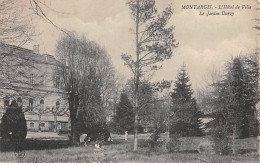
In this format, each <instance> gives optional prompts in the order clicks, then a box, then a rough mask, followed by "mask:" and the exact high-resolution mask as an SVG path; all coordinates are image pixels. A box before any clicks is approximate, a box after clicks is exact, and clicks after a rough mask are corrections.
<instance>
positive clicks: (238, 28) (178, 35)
mask: <svg viewBox="0 0 260 166" xmlns="http://www.w3.org/2000/svg"><path fill="white" fill-rule="evenodd" d="M256 1H257V0H247V1H245V0H214V1H213V0H156V5H157V7H158V11H159V12H160V11H162V10H163V9H164V8H165V7H167V6H168V5H171V6H172V7H173V9H174V12H173V15H172V18H171V20H170V21H169V23H168V25H169V26H170V25H174V27H175V30H174V36H175V39H176V40H177V41H178V42H179V47H178V48H176V49H174V50H173V57H172V58H171V59H170V60H166V61H165V62H164V63H163V68H162V69H161V70H159V71H157V72H156V73H155V75H154V77H153V78H152V80H153V81H158V80H163V79H166V80H173V81H174V80H176V75H177V73H178V70H179V69H180V67H181V66H182V64H183V63H185V64H186V66H187V70H188V73H189V75H190V79H191V83H192V87H193V88H194V89H198V88H201V87H202V86H204V85H205V77H207V76H208V74H209V73H210V71H211V70H212V69H213V68H216V69H223V66H224V64H225V62H226V61H227V60H229V59H231V57H232V56H237V55H240V54H246V53H247V52H252V50H253V49H255V48H256V47H257V45H258V43H257V37H258V36H259V35H257V33H259V32H257V31H256V30H255V29H254V28H253V26H255V25H256V22H255V21H254V19H255V18H256V17H257V13H256V12H257V11H256V10H255V8H256ZM41 2H42V9H43V11H44V12H45V14H46V16H47V17H48V18H49V19H50V20H52V22H53V23H55V25H57V26H59V27H60V28H62V29H65V30H68V31H74V32H76V33H78V34H79V35H85V36H86V37H87V38H88V39H89V40H94V41H96V42H97V43H99V44H100V45H101V46H102V47H104V48H105V49H106V50H107V52H108V53H109V55H110V56H111V60H112V63H113V65H114V67H115V69H116V71H117V73H118V74H120V75H122V76H124V77H125V78H129V77H131V72H130V70H129V69H128V68H127V67H126V66H124V62H123V60H122V59H121V54H122V53H130V54H134V51H135V45H134V44H135V39H134V35H133V32H132V31H131V28H134V22H133V21H132V20H131V17H130V11H129V8H128V6H127V5H126V1H125V0H41ZM182 5H212V6H213V7H214V9H212V10H210V11H211V12H214V11H216V12H221V11H222V10H220V9H215V7H218V6H219V5H239V6H240V7H242V5H250V6H251V9H241V8H240V9H233V10H232V9H231V10H225V11H227V12H234V16H230V15H218V16H216V15H215V16H205V15H204V16H201V15H199V12H200V11H203V12H205V13H206V12H207V11H208V10H193V9H182ZM23 6H24V10H25V11H26V10H28V11H30V9H29V8H30V5H29V3H28V0H24V4H23ZM31 24H32V25H34V26H35V30H36V32H37V33H39V34H38V35H37V36H35V37H34V40H33V41H31V42H30V43H27V44H26V45H25V46H24V47H26V48H29V49H31V48H32V46H33V45H34V44H39V45H40V53H48V54H52V55H55V47H56V43H57V40H58V39H59V37H60V36H61V35H63V34H62V32H61V31H59V30H58V29H56V28H55V27H53V25H51V24H49V23H48V21H46V20H44V19H41V18H39V17H38V16H34V17H33V19H32V20H31Z"/></svg>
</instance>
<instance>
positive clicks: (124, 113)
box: [113, 92, 134, 134]
mask: <svg viewBox="0 0 260 166" xmlns="http://www.w3.org/2000/svg"><path fill="white" fill-rule="evenodd" d="M113 120H114V124H115V125H116V126H115V127H116V128H117V130H118V132H119V133H121V134H123V133H125V131H128V132H132V131H133V130H134V112H133V106H132V104H131V103H130V101H129V99H128V96H127V94H126V93H124V92H123V93H122V94H121V96H120V102H119V103H118V105H117V107H116V115H115V116H114V118H113Z"/></svg>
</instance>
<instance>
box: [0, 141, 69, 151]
mask: <svg viewBox="0 0 260 166" xmlns="http://www.w3.org/2000/svg"><path fill="white" fill-rule="evenodd" d="M69 146H71V145H70V142H69V140H37V139H26V140H25V141H24V142H22V143H21V146H20V147H21V148H22V149H23V150H44V149H60V148H68V147H69ZM16 148H17V145H16V144H15V143H13V142H10V141H1V145H0V150H1V152H8V151H14V150H15V149H16Z"/></svg>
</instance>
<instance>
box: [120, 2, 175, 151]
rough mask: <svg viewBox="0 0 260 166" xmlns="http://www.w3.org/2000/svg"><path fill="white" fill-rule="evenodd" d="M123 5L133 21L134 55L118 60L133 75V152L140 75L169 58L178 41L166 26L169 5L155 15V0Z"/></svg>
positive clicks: (126, 55) (152, 69) (135, 147)
mask: <svg viewBox="0 0 260 166" xmlns="http://www.w3.org/2000/svg"><path fill="white" fill-rule="evenodd" d="M127 5H128V6H129V9H130V11H131V15H132V19H133V20H134V23H135V40H136V43H135V45H136V54H135V58H133V56H131V55H128V54H123V55H122V59H123V60H124V61H125V64H126V65H127V66H128V67H129V68H130V69H131V71H132V72H133V74H134V85H135V90H134V103H135V105H134V112H135V134H134V151H137V134H138V131H137V128H138V112H139V102H138V90H139V83H140V77H141V76H142V75H144V73H146V72H151V71H154V70H157V69H158V62H162V61H164V60H165V59H169V58H171V57H172V49H173V48H176V47H177V45H178V44H177V43H176V42H175V39H174V36H173V26H170V27H167V26H166V25H167V23H168V22H169V20H170V18H171V15H172V8H171V7H167V8H166V9H165V10H164V11H163V12H162V13H161V14H157V9H156V6H155V0H129V1H128V2H127Z"/></svg>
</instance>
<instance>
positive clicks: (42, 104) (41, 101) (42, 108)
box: [40, 99, 44, 110]
mask: <svg viewBox="0 0 260 166" xmlns="http://www.w3.org/2000/svg"><path fill="white" fill-rule="evenodd" d="M40 107H41V110H44V100H43V99H41V100H40Z"/></svg>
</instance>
